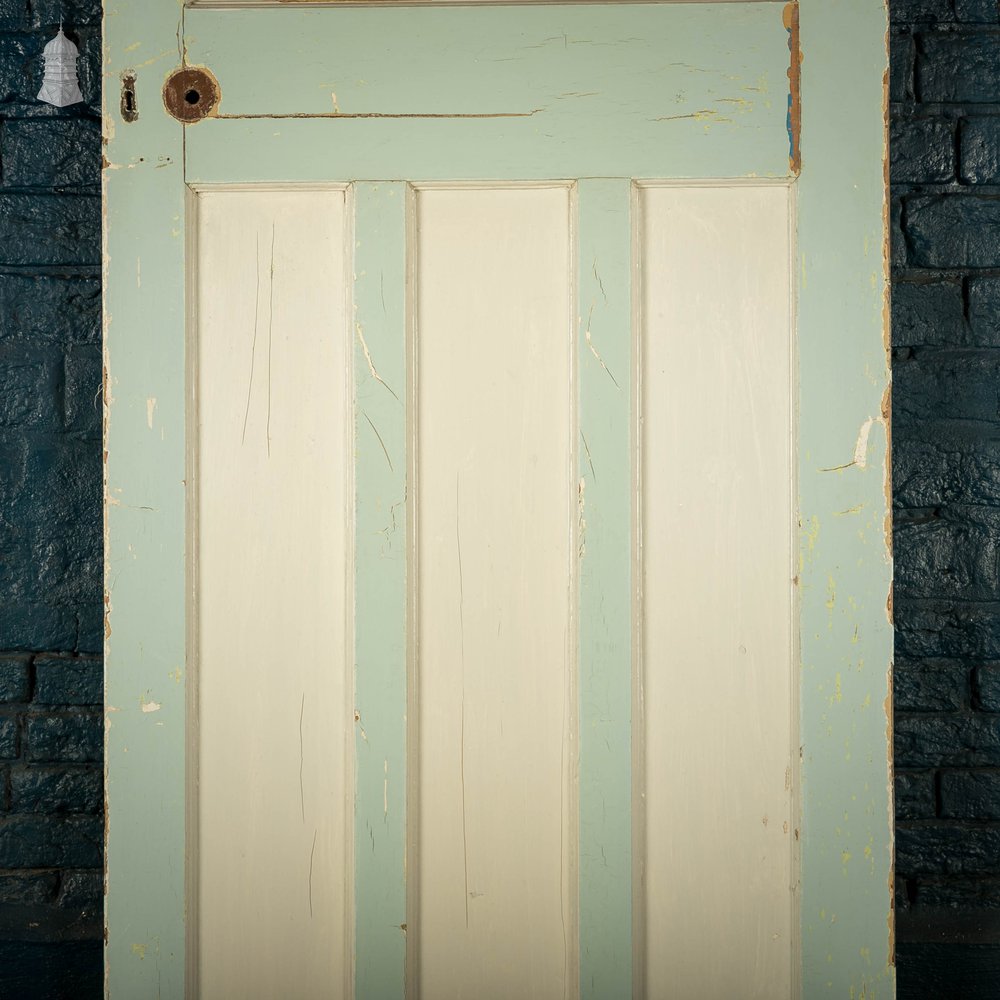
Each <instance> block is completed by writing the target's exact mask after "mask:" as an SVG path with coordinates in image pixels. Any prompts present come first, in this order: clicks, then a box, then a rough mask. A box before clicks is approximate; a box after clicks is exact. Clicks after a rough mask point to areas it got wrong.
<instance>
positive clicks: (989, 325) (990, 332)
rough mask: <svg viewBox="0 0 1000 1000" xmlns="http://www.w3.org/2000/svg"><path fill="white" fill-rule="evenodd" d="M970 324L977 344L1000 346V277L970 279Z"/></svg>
mask: <svg viewBox="0 0 1000 1000" xmlns="http://www.w3.org/2000/svg"><path fill="white" fill-rule="evenodd" d="M969 324H970V326H971V328H972V335H973V337H974V338H975V341H976V343H977V344H979V345H981V346H983V347H1000V278H997V277H976V278H970V279H969Z"/></svg>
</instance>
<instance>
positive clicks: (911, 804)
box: [893, 771, 936, 819]
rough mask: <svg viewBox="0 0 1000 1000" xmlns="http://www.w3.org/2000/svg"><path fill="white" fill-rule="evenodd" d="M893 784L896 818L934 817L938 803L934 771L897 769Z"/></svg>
mask: <svg viewBox="0 0 1000 1000" xmlns="http://www.w3.org/2000/svg"><path fill="white" fill-rule="evenodd" d="M893 785H894V794H895V803H896V819H933V817H934V809H935V805H936V798H935V794H934V772H933V771H919V772H913V771H897V772H896V775H895V778H894V781H893Z"/></svg>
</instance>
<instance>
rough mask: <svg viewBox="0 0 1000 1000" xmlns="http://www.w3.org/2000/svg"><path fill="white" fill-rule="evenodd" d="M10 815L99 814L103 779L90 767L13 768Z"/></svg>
mask: <svg viewBox="0 0 1000 1000" xmlns="http://www.w3.org/2000/svg"><path fill="white" fill-rule="evenodd" d="M10 795H11V805H10V808H11V812H16V813H46V814H48V815H54V814H57V813H99V812H100V811H101V806H102V801H103V778H102V775H101V771H100V769H99V768H97V767H95V766H92V765H78V766H68V765H65V764H62V765H59V766H54V767H53V766H50V767H42V766H31V765H29V766H26V767H14V768H12V769H11V772H10Z"/></svg>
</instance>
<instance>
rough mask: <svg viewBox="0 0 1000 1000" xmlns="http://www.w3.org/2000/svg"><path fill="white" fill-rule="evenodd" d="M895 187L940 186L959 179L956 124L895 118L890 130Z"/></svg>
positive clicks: (933, 120) (890, 171)
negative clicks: (957, 171)
mask: <svg viewBox="0 0 1000 1000" xmlns="http://www.w3.org/2000/svg"><path fill="white" fill-rule="evenodd" d="M889 176H890V179H891V181H892V183H893V184H907V183H913V184H940V183H944V182H946V181H950V180H952V179H953V178H954V176H955V125H954V123H953V122H951V121H947V120H944V119H940V118H914V119H909V120H899V119H895V120H893V121H892V122H891V124H890V128H889Z"/></svg>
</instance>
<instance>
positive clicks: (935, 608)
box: [893, 596, 1000, 660]
mask: <svg viewBox="0 0 1000 1000" xmlns="http://www.w3.org/2000/svg"><path fill="white" fill-rule="evenodd" d="M893 617H894V620H895V626H896V627H895V639H896V643H895V645H896V655H897V656H900V657H909V658H911V659H919V658H924V657H926V658H935V659H937V658H943V659H952V658H959V657H968V658H970V659H983V660H1000V605H997V604H976V603H972V602H963V601H911V600H908V599H906V598H904V597H902V596H900V597H898V598H897V599H896V600H895V601H894V602H893Z"/></svg>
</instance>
